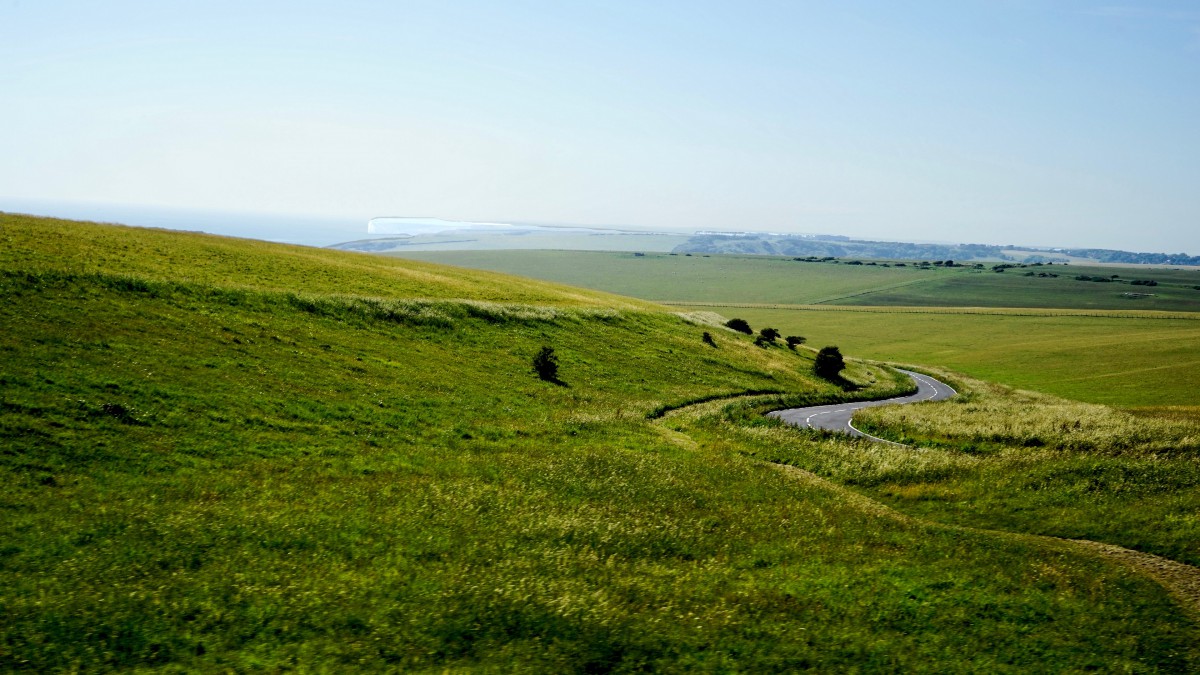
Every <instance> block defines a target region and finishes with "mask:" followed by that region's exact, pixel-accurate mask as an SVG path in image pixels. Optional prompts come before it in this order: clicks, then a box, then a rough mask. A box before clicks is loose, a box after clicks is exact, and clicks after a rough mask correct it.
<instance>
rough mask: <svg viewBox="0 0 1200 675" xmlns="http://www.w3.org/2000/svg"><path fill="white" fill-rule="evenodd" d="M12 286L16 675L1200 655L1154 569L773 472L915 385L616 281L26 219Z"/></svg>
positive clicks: (960, 664) (0, 447)
mask: <svg viewBox="0 0 1200 675" xmlns="http://www.w3.org/2000/svg"><path fill="white" fill-rule="evenodd" d="M0 289H2V292H3V295H4V298H5V302H4V303H3V304H2V305H0V325H2V326H3V331H2V333H0V368H2V369H0V387H2V392H3V398H2V399H0V475H2V476H3V482H4V485H5V489H4V491H3V492H2V493H0V513H2V514H3V518H2V519H0V669H4V670H18V669H27V670H35V671H71V670H109V669H121V670H138V671H144V672H182V671H210V670H257V669H262V670H283V669H303V670H337V671H387V670H393V671H407V672H434V671H436V672H441V671H443V670H446V669H464V670H472V669H479V670H497V669H499V670H536V671H549V672H610V671H615V672H626V671H637V670H641V671H644V670H653V671H661V672H673V671H675V672H682V671H696V670H722V671H733V670H740V671H790V670H798V669H802V668H818V669H825V670H850V669H857V670H863V671H869V670H906V671H938V672H947V671H950V672H955V671H962V672H966V671H976V672H977V671H980V670H1028V669H1037V668H1046V667H1051V668H1054V667H1056V666H1063V667H1067V666H1069V667H1070V668H1074V669H1081V670H1082V669H1086V668H1089V667H1095V668H1109V669H1131V670H1140V671H1146V672H1154V671H1163V672H1182V671H1187V670H1189V669H1195V668H1196V667H1197V665H1200V653H1198V652H1197V647H1196V645H1197V644H1198V643H1200V641H1198V640H1197V638H1198V637H1200V634H1198V632H1197V630H1198V629H1197V626H1196V624H1195V623H1194V621H1193V619H1191V618H1189V616H1188V614H1187V613H1186V612H1184V611H1182V610H1181V609H1180V605H1178V604H1177V603H1176V601H1175V600H1173V599H1172V597H1171V596H1170V595H1169V594H1168V592H1167V591H1166V590H1164V589H1163V588H1162V587H1160V586H1159V585H1158V584H1156V583H1154V582H1153V581H1152V580H1150V579H1149V578H1147V577H1145V576H1143V575H1142V574H1140V573H1139V572H1138V571H1136V570H1134V569H1131V568H1129V567H1127V566H1123V565H1121V564H1118V563H1115V562H1113V561H1111V560H1109V559H1106V558H1102V557H1096V556H1093V555H1089V554H1087V553H1086V552H1081V551H1080V550H1078V549H1076V548H1073V547H1071V546H1068V545H1066V544H1061V543H1054V542H1048V541H1044V540H1042V539H1036V538H1028V537H1023V536H1021V535H1011V534H1007V533H992V532H987V531H983V530H972V529H969V528H963V527H957V526H954V527H950V526H942V525H939V524H937V523H935V522H930V521H925V520H919V519H915V518H911V517H908V516H905V515H903V514H902V513H900V512H898V511H893V510H892V509H890V508H887V507H885V506H882V505H881V504H880V503H879V502H875V501H869V500H864V499H863V498H862V497H860V496H859V495H857V494H856V493H853V492H849V491H847V490H846V489H844V488H843V487H840V486H839V485H837V484H834V483H830V482H827V481H824V480H822V479H820V478H817V477H816V476H815V475H813V474H810V473H807V472H804V471H800V470H797V469H795V468H787V467H781V465H780V464H778V463H772V462H769V461H763V458H764V453H765V452H767V450H768V449H769V448H770V447H772V444H773V441H772V440H771V439H772V438H774V437H775V435H778V434H780V433H783V432H785V431H787V430H784V429H780V428H779V427H778V425H776V424H773V423H771V422H769V421H767V420H765V419H763V418H762V417H761V415H759V414H758V412H759V411H760V410H761V409H764V408H769V407H772V406H773V407H780V406H783V405H798V404H800V403H805V402H824V401H837V400H844V399H845V398H846V397H849V396H886V395H889V394H893V393H896V392H898V391H900V390H903V389H905V388H906V387H907V384H906V383H905V382H903V380H902V379H899V378H897V377H895V376H894V375H893V374H892V373H891V372H890V371H889V370H888V369H887V368H885V367H882V366H878V365H872V364H867V363H855V364H854V365H853V366H852V368H851V369H850V371H849V372H848V375H847V376H848V378H849V380H851V381H852V382H853V383H855V384H856V387H857V390H856V391H853V392H848V391H846V390H844V388H843V386H840V385H837V384H834V383H830V382H826V381H824V380H821V379H818V378H816V377H814V376H813V375H812V374H811V372H810V371H811V363H812V352H811V351H806V350H804V349H801V350H798V351H796V352H793V351H789V350H787V349H786V348H784V347H781V346H775V347H768V348H762V347H757V346H755V345H754V344H753V342H752V341H751V339H750V338H749V337H747V336H742V335H738V334H735V333H733V332H730V331H728V330H725V329H723V328H721V327H719V326H717V325H715V324H714V321H715V319H714V318H713V317H712V316H711V315H703V314H693V315H680V314H677V313H675V312H674V311H673V310H672V309H670V308H666V307H662V306H659V305H655V304H652V303H649V302H646V301H641V300H634V299H630V298H625V297H620V296H614V295H609V294H606V293H602V292H599V291H588V290H582V289H578V288H572V287H567V286H561V285H557V284H554V283H550V282H540V281H532V280H528V279H521V278H516V277H509V276H504V275H501V274H496V273H489V272H478V271H470V270H463V269H457V268H450V267H444V266H440V265H435V264H431V263H421V262H416V261H407V260H394V259H386V258H381V257H372V256H368V255H363V254H355V253H349V252H341V251H327V250H320V249H309V248H299V247H288V246H282V245H274V244H265V243H261V242H250V241H239V240H232V239H225V238H220V237H212V236H207V235H197V234H184V233H176V232H168V231H155V230H141V229H133V228H124V227H119V226H113V225H99V224H92V223H79V222H67V221H58V220H49V219H41V218H33V217H27V216H17V215H9V214H4V215H0ZM706 332H707V333H709V334H710V336H711V337H712V338H713V342H714V345H710V344H706V343H705V341H704V340H702V336H703V334H704V333H706ZM543 346H550V347H552V348H553V349H554V350H555V353H556V354H557V355H558V358H559V363H560V369H559V380H560V381H558V382H548V381H542V380H540V379H539V378H538V377H537V376H536V375H535V374H534V373H533V371H532V368H531V366H530V362H531V359H532V357H533V355H534V354H535V353H537V351H538V350H539V349H540V348H541V347H543ZM796 442H797V443H802V442H805V441H803V439H801V440H800V441H796ZM821 442H825V441H821ZM790 463H793V464H798V463H799V460H795V461H791V462H790Z"/></svg>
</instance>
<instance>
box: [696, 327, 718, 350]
mask: <svg viewBox="0 0 1200 675" xmlns="http://www.w3.org/2000/svg"><path fill="white" fill-rule="evenodd" d="M700 339H701V340H704V344H706V345H708V346H710V347H716V346H717V342H716V340H713V336H712V333H709V332H708V331H704V336H703V337H701V338H700Z"/></svg>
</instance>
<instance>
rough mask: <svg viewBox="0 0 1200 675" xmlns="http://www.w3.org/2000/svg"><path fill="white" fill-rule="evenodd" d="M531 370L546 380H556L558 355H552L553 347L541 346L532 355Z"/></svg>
mask: <svg viewBox="0 0 1200 675" xmlns="http://www.w3.org/2000/svg"><path fill="white" fill-rule="evenodd" d="M533 370H534V371H535V372H536V373H537V374H538V377H540V378H542V379H543V380H545V381H547V382H557V381H558V357H557V356H555V355H554V348H553V347H542V350H541V351H540V352H538V353H537V356H535V357H533Z"/></svg>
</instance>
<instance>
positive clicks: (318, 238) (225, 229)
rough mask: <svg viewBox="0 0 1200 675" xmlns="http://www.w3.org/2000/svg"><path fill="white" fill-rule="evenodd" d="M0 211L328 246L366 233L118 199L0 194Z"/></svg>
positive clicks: (341, 222)
mask: <svg viewBox="0 0 1200 675" xmlns="http://www.w3.org/2000/svg"><path fill="white" fill-rule="evenodd" d="M0 211H5V212H8V213H23V214H28V215H35V216H51V217H54V218H66V219H70V220H87V221H92V222H98V223H119V224H122V225H132V226H135V227H159V228H163V229H168V230H185V231H189V232H207V233H209V234H219V235H223V236H227V237H242V238H245V239H260V240H262V241H273V242H279V243H284V244H298V245H301V246H331V245H334V244H339V243H342V242H347V241H355V240H359V239H366V238H369V237H370V236H371V235H370V234H368V233H367V223H368V221H369V220H370V219H369V218H355V217H337V216H308V215H305V216H297V215H284V214H271V213H241V212H235V211H215V210H200V209H179V208H168V207H155V206H131V205H124V204H106V203H88V202H66V201H51V200H37V199H7V198H3V197H0Z"/></svg>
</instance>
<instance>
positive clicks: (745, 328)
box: [725, 319, 754, 335]
mask: <svg viewBox="0 0 1200 675" xmlns="http://www.w3.org/2000/svg"><path fill="white" fill-rule="evenodd" d="M725 327H726V328H728V329H730V330H736V331H737V332H739V333H745V334H746V335H753V334H754V329H752V328H750V324H749V323H747V322H746V320H745V319H730V320H728V321H726V322H725Z"/></svg>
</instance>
